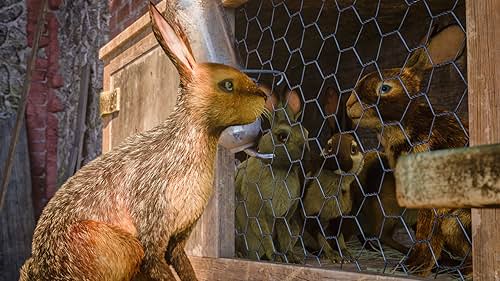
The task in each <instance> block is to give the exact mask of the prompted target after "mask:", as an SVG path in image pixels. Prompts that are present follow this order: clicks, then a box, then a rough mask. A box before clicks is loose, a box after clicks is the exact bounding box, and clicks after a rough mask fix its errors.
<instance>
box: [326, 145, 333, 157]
mask: <svg viewBox="0 0 500 281" xmlns="http://www.w3.org/2000/svg"><path fill="white" fill-rule="evenodd" d="M326 152H328V154H329V155H330V154H332V153H333V146H331V145H329V146H328V147H327V148H326Z"/></svg>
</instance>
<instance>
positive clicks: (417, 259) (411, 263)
mask: <svg viewBox="0 0 500 281" xmlns="http://www.w3.org/2000/svg"><path fill="white" fill-rule="evenodd" d="M426 250H427V249H422V250H421V249H420V248H417V249H416V251H413V252H412V253H411V254H410V256H409V257H408V259H407V260H406V264H407V266H408V270H409V272H410V273H412V274H415V275H418V276H427V275H429V274H430V273H431V271H432V268H433V267H434V258H433V257H432V255H430V256H429V255H427V254H426V253H425V252H423V251H426ZM427 251H428V250H427Z"/></svg>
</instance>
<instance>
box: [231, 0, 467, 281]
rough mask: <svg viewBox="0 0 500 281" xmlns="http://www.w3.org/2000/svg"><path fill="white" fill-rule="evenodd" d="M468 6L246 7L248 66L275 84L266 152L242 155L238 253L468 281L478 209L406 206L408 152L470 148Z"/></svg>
mask: <svg viewBox="0 0 500 281" xmlns="http://www.w3.org/2000/svg"><path fill="white" fill-rule="evenodd" d="M464 6H465V3H464V1H463V0H461V1H452V0H440V1H437V0H436V1H430V0H427V1H424V0H421V1H410V0H406V1H404V0H379V1H374V0H364V1H361V0H358V1H352V0H335V1H334V0H325V1H300V0H290V1H283V0H250V1H249V2H248V3H247V4H245V5H244V6H242V7H241V8H239V9H238V10H237V13H236V40H237V45H238V49H239V53H240V55H241V58H242V61H243V62H244V63H245V66H246V67H247V68H255V69H266V70H276V71H280V72H283V73H284V82H283V83H281V84H280V85H279V86H278V85H276V84H277V83H276V81H274V80H273V79H269V77H266V75H260V77H258V79H259V83H260V84H261V85H262V87H263V89H264V90H266V91H267V92H268V93H269V95H270V98H268V102H267V106H268V108H269V110H270V112H271V114H270V116H268V117H269V118H268V119H269V122H268V123H267V124H266V125H264V126H263V135H262V137H261V139H260V141H259V147H258V149H259V151H260V152H262V153H274V155H275V157H274V159H273V160H272V161H271V160H264V159H257V158H252V157H247V156H244V155H237V158H238V159H239V160H240V161H241V163H240V164H239V165H238V167H237V175H236V179H235V186H236V251H237V255H238V257H242V258H250V259H257V260H272V261H278V262H287V263H299V264H316V265H321V266H325V267H333V268H335V267H341V268H344V269H347V270H349V269H352V270H361V271H367V272H370V271H376V272H379V273H380V272H382V273H385V274H403V275H407V274H410V275H411V274H415V275H420V276H429V277H436V276H437V277H439V278H444V279H447V278H452V279H467V278H468V277H470V273H471V271H472V265H471V248H472V247H471V240H470V211H469V210H465V209H459V210H450V209H434V210H432V209H429V210H410V209H404V208H401V207H399V206H398V204H397V201H396V195H395V179H394V176H393V173H392V171H393V169H394V167H395V164H396V160H397V158H398V157H399V156H400V155H402V154H407V153H417V152H422V151H428V150H436V149H443V148H448V147H461V146H467V145H468V132H467V124H468V119H467V118H468V116H467V79H466V69H465V68H466V65H465V62H466V56H465V53H466V52H464V49H465V29H464V26H465V7H464Z"/></svg>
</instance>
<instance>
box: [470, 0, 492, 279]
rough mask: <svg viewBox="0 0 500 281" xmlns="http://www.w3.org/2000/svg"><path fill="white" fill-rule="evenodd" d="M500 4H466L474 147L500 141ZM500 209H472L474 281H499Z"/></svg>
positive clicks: (472, 2)
mask: <svg viewBox="0 0 500 281" xmlns="http://www.w3.org/2000/svg"><path fill="white" fill-rule="evenodd" d="M498 11H500V1H498V0H484V1H474V0H467V1H466V15H467V62H468V72H467V75H468V78H469V79H468V80H469V85H468V86H469V128H470V143H471V145H478V144H489V143H499V142H500V122H499V120H500V79H498V77H499V76H500V29H499V28H498V26H500V13H499V12H498ZM499 219H500V209H498V208H496V209H473V210H472V239H473V245H472V250H473V257H474V265H473V267H474V280H480V281H483V280H484V281H485V280H499V279H500V224H499V223H498V221H499Z"/></svg>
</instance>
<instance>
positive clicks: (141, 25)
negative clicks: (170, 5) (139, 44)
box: [99, 1, 167, 63]
mask: <svg viewBox="0 0 500 281" xmlns="http://www.w3.org/2000/svg"><path fill="white" fill-rule="evenodd" d="M166 6H167V5H166V2H165V1H161V2H160V3H158V4H157V5H156V7H157V8H158V10H159V11H161V12H162V13H163V12H164V11H165V8H166ZM149 25H150V19H149V13H148V12H146V13H145V14H144V15H142V16H141V17H140V18H139V19H138V20H136V21H135V22H134V23H132V24H131V25H130V26H129V27H127V28H126V29H125V30H124V31H122V32H120V33H119V34H118V35H116V36H115V38H113V39H111V41H109V42H108V43H107V44H106V45H104V46H103V47H102V48H101V49H100V50H99V59H101V60H104V61H105V63H106V62H109V61H110V60H111V59H112V58H113V57H114V56H116V55H117V54H119V53H120V52H121V51H123V50H124V49H126V48H127V47H129V46H131V45H132V44H133V43H134V42H135V40H138V39H137V37H139V36H138V35H140V34H141V33H145V34H144V35H147V34H149V33H152V31H151V30H150V28H149V30H146V28H148V27H149ZM145 31H147V32H145Z"/></svg>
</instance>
